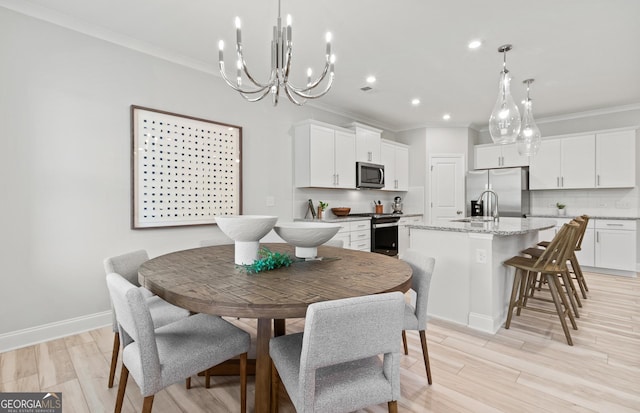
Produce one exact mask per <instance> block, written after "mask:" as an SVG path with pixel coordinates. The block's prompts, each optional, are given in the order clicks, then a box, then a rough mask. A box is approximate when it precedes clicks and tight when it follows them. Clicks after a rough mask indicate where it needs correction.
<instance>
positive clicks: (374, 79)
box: [367, 76, 376, 83]
mask: <svg viewBox="0 0 640 413" xmlns="http://www.w3.org/2000/svg"><path fill="white" fill-rule="evenodd" d="M367 83H376V77H375V76H367Z"/></svg>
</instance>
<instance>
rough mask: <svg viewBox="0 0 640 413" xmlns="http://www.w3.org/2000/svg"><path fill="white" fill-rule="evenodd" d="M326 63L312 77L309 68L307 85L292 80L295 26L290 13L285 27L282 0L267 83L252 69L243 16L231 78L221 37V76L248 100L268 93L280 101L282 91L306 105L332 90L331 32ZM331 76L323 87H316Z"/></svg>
mask: <svg viewBox="0 0 640 413" xmlns="http://www.w3.org/2000/svg"><path fill="white" fill-rule="evenodd" d="M326 42H327V45H326V51H325V65H324V69H323V70H322V72H321V73H320V75H319V76H318V77H317V78H316V79H315V80H313V79H312V77H311V76H312V71H311V68H309V69H307V84H306V86H304V87H297V86H294V85H293V84H292V83H291V82H290V81H289V72H290V69H291V55H292V47H293V43H292V29H291V16H290V15H289V16H287V26H286V27H282V19H281V18H280V0H278V21H277V25H276V26H274V27H273V40H272V41H271V73H270V75H269V80H267V82H266V83H261V82H258V81H257V80H255V78H254V77H253V76H252V75H251V74H250V73H249V70H248V69H247V63H246V61H245V58H244V54H243V50H242V31H241V22H240V18H238V17H236V79H235V82H233V81H231V80H230V79H229V78H228V77H227V74H226V72H225V64H224V42H223V41H222V40H220V42H219V44H218V65H219V67H220V73H221V74H222V78H223V79H224V80H225V82H227V84H228V85H229V86H231V87H232V88H233V89H234V90H235V91H237V92H239V93H240V95H242V97H244V98H245V99H246V100H248V101H249V102H257V101H259V100H261V99H263V98H265V97H266V96H267V95H268V94H269V93H271V97H272V100H273V105H274V106H276V105H277V104H278V98H279V97H280V91H281V89H282V91H283V92H284V93H285V94H286V95H287V97H288V98H289V100H290V101H291V102H293V103H295V104H296V105H304V104H305V103H306V101H307V100H308V99H317V98H319V97H322V96H324V95H326V94H327V92H329V89H331V85H332V84H333V79H334V63H335V56H334V55H333V54H331V33H327V34H326ZM327 77H328V80H327V82H326V85H325V86H324V88H323V89H318V90H317V91H316V88H318V86H319V85H320V84H321V83H323V81H324V80H325V79H326V78H327ZM243 78H245V79H247V80H248V84H247V85H244V84H243Z"/></svg>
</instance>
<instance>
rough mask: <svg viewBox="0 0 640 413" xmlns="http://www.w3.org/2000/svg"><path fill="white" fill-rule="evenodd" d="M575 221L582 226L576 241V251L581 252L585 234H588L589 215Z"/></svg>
mask: <svg viewBox="0 0 640 413" xmlns="http://www.w3.org/2000/svg"><path fill="white" fill-rule="evenodd" d="M574 221H576V222H577V223H578V224H580V231H578V239H577V240H576V251H581V247H582V240H583V239H584V234H585V232H587V224H589V215H581V216H579V217H578V218H575V219H574Z"/></svg>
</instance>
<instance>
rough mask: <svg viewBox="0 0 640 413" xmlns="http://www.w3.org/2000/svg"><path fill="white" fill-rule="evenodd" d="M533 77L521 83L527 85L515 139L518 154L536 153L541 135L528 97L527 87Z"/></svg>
mask: <svg viewBox="0 0 640 413" xmlns="http://www.w3.org/2000/svg"><path fill="white" fill-rule="evenodd" d="M533 81H534V79H527V80H525V81H524V82H522V83H525V84H526V85H527V100H525V101H524V113H523V115H522V130H521V131H520V134H519V135H518V138H517V139H516V145H517V147H518V152H519V153H520V155H524V156H533V155H535V154H536V153H538V149H540V143H541V142H542V136H541V135H540V129H538V125H536V122H535V120H533V108H532V106H531V98H530V97H529V88H530V86H531V83H533Z"/></svg>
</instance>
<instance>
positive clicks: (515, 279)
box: [504, 268, 522, 330]
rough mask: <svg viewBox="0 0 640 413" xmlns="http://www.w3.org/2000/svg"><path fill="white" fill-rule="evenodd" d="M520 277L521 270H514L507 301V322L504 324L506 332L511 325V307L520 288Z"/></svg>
mask: <svg viewBox="0 0 640 413" xmlns="http://www.w3.org/2000/svg"><path fill="white" fill-rule="evenodd" d="M521 277H522V274H521V270H519V269H517V268H516V270H515V273H514V274H513V287H511V299H510V300H509V311H508V313H507V322H506V323H505V324H504V328H506V329H507V330H508V329H509V326H510V325H511V317H512V316H513V306H514V304H515V302H516V295H517V294H518V290H519V287H520V279H521Z"/></svg>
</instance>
